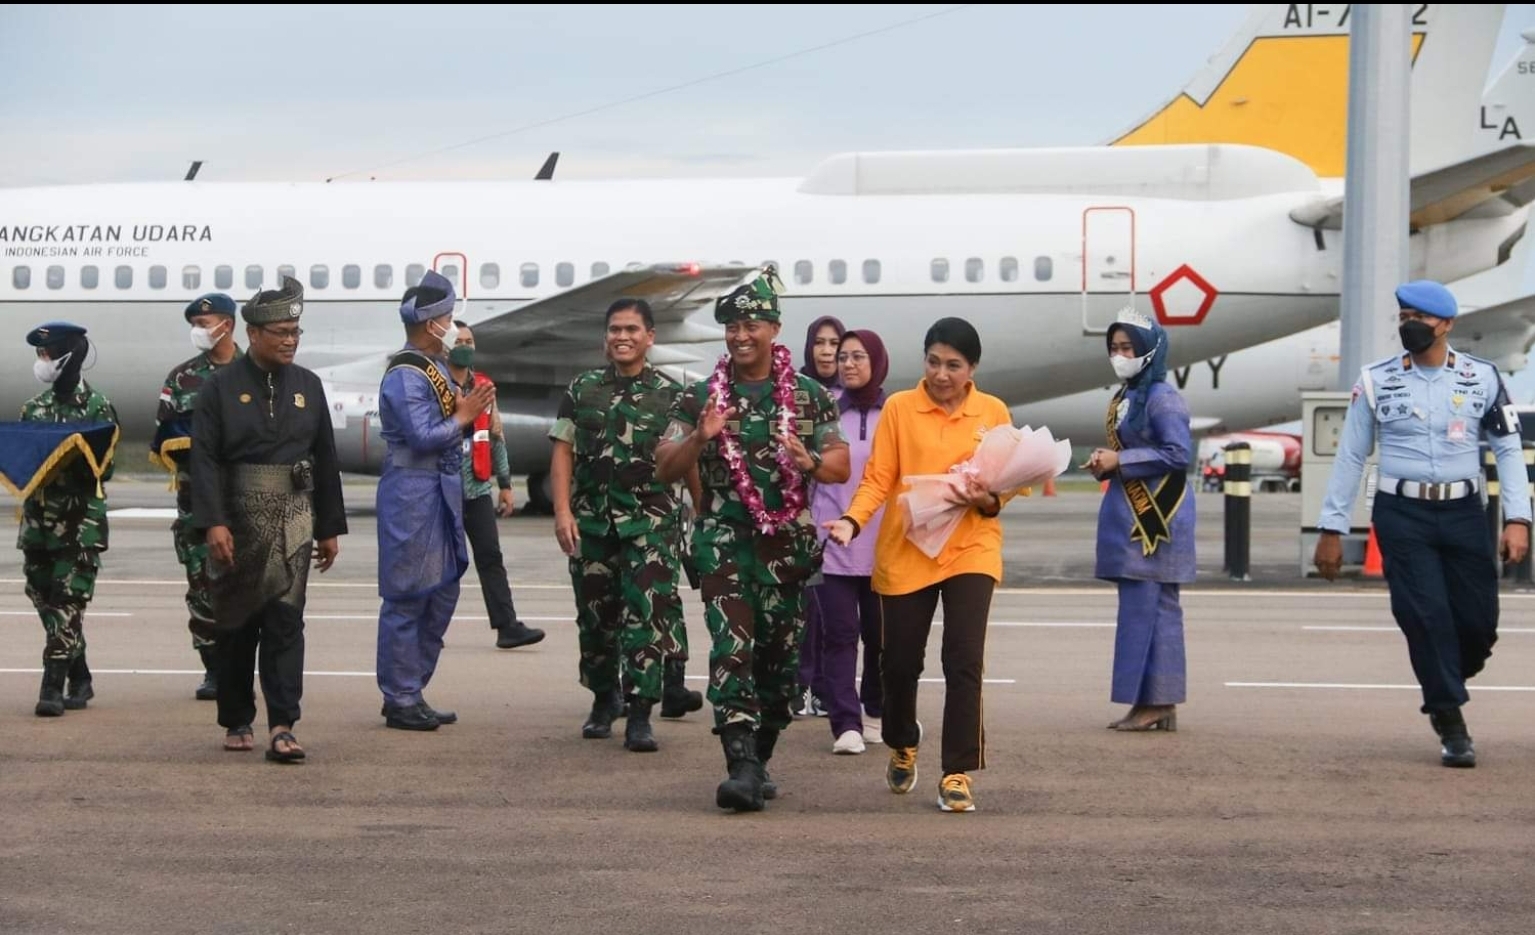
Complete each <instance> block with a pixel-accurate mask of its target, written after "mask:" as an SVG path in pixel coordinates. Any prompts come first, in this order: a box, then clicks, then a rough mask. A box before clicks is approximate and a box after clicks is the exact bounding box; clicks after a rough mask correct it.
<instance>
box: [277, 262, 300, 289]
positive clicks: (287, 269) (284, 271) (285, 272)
mask: <svg viewBox="0 0 1535 935" xmlns="http://www.w3.org/2000/svg"><path fill="white" fill-rule="evenodd" d="M284 278H292V279H297V278H298V274H297V273H295V272H294V271H293V267H292V266H287V265H284V266H279V267H277V285H279V286H281V285H282V281H283V279H284Z"/></svg>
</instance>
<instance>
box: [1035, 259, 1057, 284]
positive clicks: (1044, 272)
mask: <svg viewBox="0 0 1535 935" xmlns="http://www.w3.org/2000/svg"><path fill="white" fill-rule="evenodd" d="M1054 275H1055V261H1054V260H1052V259H1050V258H1049V257H1047V256H1037V257H1035V258H1034V278H1035V279H1037V280H1039V281H1040V282H1049V281H1050V277H1051V276H1054Z"/></svg>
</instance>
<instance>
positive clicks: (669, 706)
mask: <svg viewBox="0 0 1535 935" xmlns="http://www.w3.org/2000/svg"><path fill="white" fill-rule="evenodd" d="M687 666H688V664H687V660H685V659H668V660H666V668H665V672H664V675H663V678H662V689H661V716H662V717H666V718H672V717H682V716H683V715H684V714H687V713H688V712H689V711H697V710H698V709H699V708H702V707H703V706H704V696H703V694H702V693H701V692H695V691H690V690H688V687H687V682H686V674H685V673H686V672H687Z"/></svg>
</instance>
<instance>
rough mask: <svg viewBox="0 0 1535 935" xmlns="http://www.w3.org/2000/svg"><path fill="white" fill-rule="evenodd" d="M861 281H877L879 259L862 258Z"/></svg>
mask: <svg viewBox="0 0 1535 935" xmlns="http://www.w3.org/2000/svg"><path fill="white" fill-rule="evenodd" d="M863 281H864V282H869V283H874V282H879V261H878V260H864V261H863Z"/></svg>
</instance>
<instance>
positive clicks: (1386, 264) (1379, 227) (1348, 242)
mask: <svg viewBox="0 0 1535 935" xmlns="http://www.w3.org/2000/svg"><path fill="white" fill-rule="evenodd" d="M1350 11H1351V13H1352V16H1353V20H1352V25H1351V26H1350V27H1349V29H1350V32H1349V53H1348V82H1349V84H1348V149H1347V156H1348V165H1347V167H1346V170H1345V174H1344V189H1343V190H1344V196H1343V282H1342V289H1341V295H1340V297H1339V298H1340V305H1341V309H1340V315H1341V319H1342V326H1343V327H1342V346H1341V360H1340V362H1339V367H1340V371H1339V380H1338V385H1340V386H1352V385H1353V383H1354V379H1355V377H1357V376H1358V374H1359V370H1360V368H1361V367H1363V366H1364V365H1365V364H1367V363H1369V362H1371V361H1373V360H1376V359H1378V358H1381V357H1384V356H1385V355H1387V354H1389V353H1391V352H1392V351H1393V350H1394V349H1395V348H1396V347H1397V346H1398V345H1397V340H1396V312H1397V307H1396V300H1395V299H1394V298H1393V293H1394V291H1395V290H1396V287H1397V286H1398V285H1400V284H1401V283H1402V281H1403V280H1404V279H1405V276H1404V273H1405V272H1406V270H1407V223H1408V185H1409V181H1410V176H1409V173H1408V152H1407V150H1408V139H1409V136H1410V134H1409V132H1408V130H1409V126H1410V122H1411V114H1410V109H1409V103H1410V101H1409V98H1410V82H1411V64H1410V61H1409V58H1410V54H1411V48H1412V34H1411V19H1412V16H1411V14H1412V6H1411V4H1403V3H1356V4H1354V5H1353V6H1352V7H1350Z"/></svg>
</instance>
